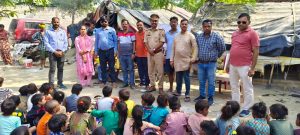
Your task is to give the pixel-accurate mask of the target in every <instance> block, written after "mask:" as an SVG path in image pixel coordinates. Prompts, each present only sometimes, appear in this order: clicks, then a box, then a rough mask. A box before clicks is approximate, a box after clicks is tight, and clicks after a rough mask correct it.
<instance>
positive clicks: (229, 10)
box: [193, 2, 300, 44]
mask: <svg viewBox="0 0 300 135" xmlns="http://www.w3.org/2000/svg"><path fill="white" fill-rule="evenodd" d="M293 6H294V8H293ZM299 7H300V2H281V3H274V2H266V3H257V4H256V5H254V6H249V5H228V4H222V3H217V4H215V5H214V6H213V7H211V8H208V9H206V11H207V12H204V13H205V15H204V14H203V13H202V14H198V15H197V16H196V18H195V19H194V20H193V23H194V26H195V28H198V29H197V30H198V31H200V30H201V22H202V20H204V19H212V20H213V30H214V31H217V32H219V33H220V34H221V35H223V36H224V38H225V42H226V43H228V44H230V43H231V34H232V33H233V32H234V31H235V30H237V24H236V21H237V17H238V15H239V14H240V13H243V12H246V13H249V14H250V16H251V26H252V27H253V28H254V29H255V30H257V32H258V33H259V35H260V37H261V38H264V37H269V36H273V35H278V34H292V33H293V31H294V29H293V17H294V16H293V10H294V12H295V18H296V21H295V24H296V31H297V33H298V34H300V8H299ZM208 11H209V12H208ZM203 16H204V17H203Z"/></svg>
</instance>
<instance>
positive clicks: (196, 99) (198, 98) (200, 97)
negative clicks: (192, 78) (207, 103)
mask: <svg viewBox="0 0 300 135" xmlns="http://www.w3.org/2000/svg"><path fill="white" fill-rule="evenodd" d="M200 99H205V97H202V96H199V97H197V98H195V99H194V101H195V102H197V101H198V100H200Z"/></svg>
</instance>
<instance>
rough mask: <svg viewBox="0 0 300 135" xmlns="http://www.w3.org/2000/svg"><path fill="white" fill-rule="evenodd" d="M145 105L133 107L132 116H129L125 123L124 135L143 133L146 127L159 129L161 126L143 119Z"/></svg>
mask: <svg viewBox="0 0 300 135" xmlns="http://www.w3.org/2000/svg"><path fill="white" fill-rule="evenodd" d="M143 114H144V112H143V107H142V106H141V105H135V106H134V107H133V109H132V118H127V120H126V123H125V125H124V132H123V134H124V135H142V133H143V131H144V130H145V129H149V128H151V129H154V130H155V131H159V130H160V127H158V126H155V125H153V124H152V123H149V122H146V121H143Z"/></svg>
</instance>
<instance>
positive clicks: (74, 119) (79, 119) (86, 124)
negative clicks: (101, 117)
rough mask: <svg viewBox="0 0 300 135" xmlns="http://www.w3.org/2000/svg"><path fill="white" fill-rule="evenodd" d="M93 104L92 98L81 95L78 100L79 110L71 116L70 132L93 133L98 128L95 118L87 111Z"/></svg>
mask: <svg viewBox="0 0 300 135" xmlns="http://www.w3.org/2000/svg"><path fill="white" fill-rule="evenodd" d="M90 106H91V98H90V97H88V96H83V97H80V98H79V99H78V100H77V111H76V112H73V113H72V114H71V116H70V133H71V134H74V135H77V134H80V135H86V134H91V133H92V131H93V130H94V129H95V128H96V120H95V118H94V117H93V116H92V115H91V114H90V113H88V112H87V110H88V109H89V108H90Z"/></svg>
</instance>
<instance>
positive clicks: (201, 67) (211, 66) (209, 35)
mask: <svg viewBox="0 0 300 135" xmlns="http://www.w3.org/2000/svg"><path fill="white" fill-rule="evenodd" d="M202 29H203V33H201V34H196V41H197V44H198V49H199V51H198V59H199V64H198V78H199V83H200V85H199V87H200V88H199V89H200V96H199V97H197V98H196V99H195V101H197V100H199V99H205V98H206V93H205V88H206V85H205V84H206V81H208V90H207V91H208V104H209V105H212V104H213V102H214V100H213V96H214V93H215V72H216V62H217V59H218V58H219V57H221V56H222V54H223V52H224V51H225V49H226V48H225V43H224V39H223V37H221V36H220V35H219V34H218V33H216V32H213V31H212V21H211V20H208V19H207V20H204V21H203V22H202Z"/></svg>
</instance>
